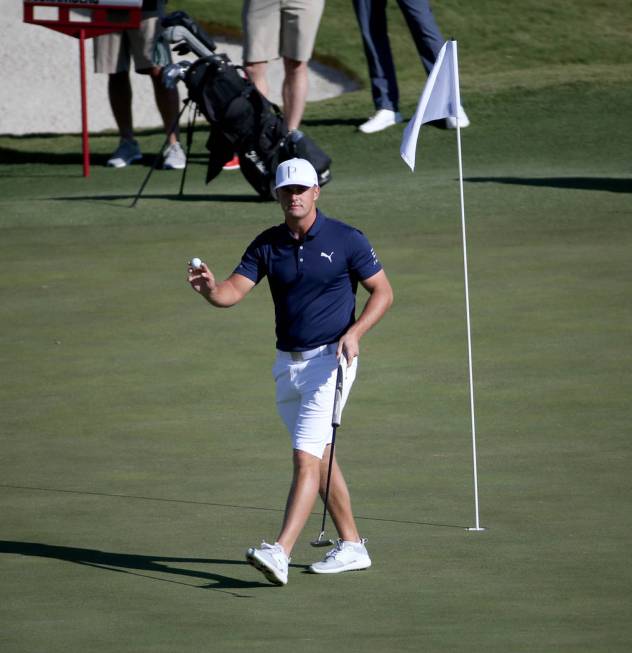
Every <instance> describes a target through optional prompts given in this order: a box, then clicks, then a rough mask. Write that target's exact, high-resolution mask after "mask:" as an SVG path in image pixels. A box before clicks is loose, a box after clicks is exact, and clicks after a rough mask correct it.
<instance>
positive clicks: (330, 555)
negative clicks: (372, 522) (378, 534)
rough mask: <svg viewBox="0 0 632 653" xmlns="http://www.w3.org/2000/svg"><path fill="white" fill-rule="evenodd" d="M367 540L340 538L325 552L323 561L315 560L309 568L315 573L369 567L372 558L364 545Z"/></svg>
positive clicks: (339, 571)
mask: <svg viewBox="0 0 632 653" xmlns="http://www.w3.org/2000/svg"><path fill="white" fill-rule="evenodd" d="M365 542H366V540H365V539H363V540H361V541H360V542H344V541H343V540H338V542H336V546H335V547H334V548H333V549H331V551H328V552H327V553H326V554H325V557H324V558H323V559H322V560H321V562H315V563H314V564H313V565H311V566H310V568H309V570H310V571H311V572H312V573H314V574H339V573H341V572H343V571H356V570H358V569H368V568H369V567H370V566H371V558H369V554H368V552H367V550H366V547H365V546H364V544H365Z"/></svg>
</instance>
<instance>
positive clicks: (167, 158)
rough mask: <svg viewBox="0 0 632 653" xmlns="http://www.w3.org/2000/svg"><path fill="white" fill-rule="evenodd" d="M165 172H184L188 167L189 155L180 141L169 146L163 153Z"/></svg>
mask: <svg viewBox="0 0 632 653" xmlns="http://www.w3.org/2000/svg"><path fill="white" fill-rule="evenodd" d="M162 156H163V157H164V160H163V163H162V167H163V169H164V170H182V169H183V168H185V167H186V165H187V155H186V154H185V153H184V150H183V149H182V145H180V143H179V142H178V141H176V142H175V143H173V144H172V145H169V147H167V148H166V149H165V151H164V152H163V153H162Z"/></svg>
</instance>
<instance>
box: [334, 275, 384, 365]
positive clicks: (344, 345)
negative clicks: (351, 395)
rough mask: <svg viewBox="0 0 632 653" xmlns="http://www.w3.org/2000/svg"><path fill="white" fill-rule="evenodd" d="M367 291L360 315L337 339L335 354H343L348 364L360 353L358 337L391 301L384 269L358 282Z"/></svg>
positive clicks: (382, 313) (378, 317)
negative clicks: (366, 297) (367, 296)
mask: <svg viewBox="0 0 632 653" xmlns="http://www.w3.org/2000/svg"><path fill="white" fill-rule="evenodd" d="M360 283H361V284H362V286H363V287H364V288H365V289H366V290H367V292H368V293H369V299H368V300H367V303H366V304H365V305H364V309H363V310H362V313H361V314H360V317H359V318H358V319H357V320H356V322H355V323H354V324H352V325H351V326H350V327H349V330H348V331H347V332H346V333H345V334H344V335H343V336H342V338H340V340H339V341H338V348H337V350H336V355H337V356H338V357H340V354H344V355H345V357H346V359H347V361H348V365H351V363H352V361H353V359H354V358H355V357H356V356H357V355H358V354H359V353H360V338H362V336H363V335H364V334H365V333H366V332H367V331H368V330H369V329H371V328H372V327H374V326H375V325H376V324H377V323H378V322H379V321H380V320H381V319H382V317H383V315H384V313H386V311H388V309H389V308H390V306H391V304H392V303H393V289H392V288H391V284H390V283H389V281H388V278H387V276H386V273H385V272H384V270H380V271H379V272H378V273H376V274H374V275H373V276H372V277H369V278H368V279H364V280H363V281H361V282H360Z"/></svg>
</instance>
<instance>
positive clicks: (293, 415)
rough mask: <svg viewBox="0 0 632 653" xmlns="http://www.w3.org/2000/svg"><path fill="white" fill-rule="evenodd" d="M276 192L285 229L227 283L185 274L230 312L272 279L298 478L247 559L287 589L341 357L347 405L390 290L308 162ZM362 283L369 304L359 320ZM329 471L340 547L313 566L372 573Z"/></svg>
mask: <svg viewBox="0 0 632 653" xmlns="http://www.w3.org/2000/svg"><path fill="white" fill-rule="evenodd" d="M276 190H277V195H278V199H279V203H280V204H281V208H282V210H283V213H284V216H285V221H284V222H283V223H282V224H280V225H278V226H276V227H272V228H271V229H268V230H266V231H264V232H263V233H261V234H260V235H259V236H258V237H257V238H255V240H254V241H253V242H252V243H251V244H250V246H249V247H248V249H247V250H246V252H245V253H244V255H243V257H242V259H241V262H240V263H239V265H238V266H237V268H236V269H235V271H234V272H233V273H232V274H231V276H230V277H228V279H226V280H225V281H221V282H218V281H216V279H215V276H214V275H213V273H212V272H211V271H210V270H209V268H208V267H207V266H206V265H205V264H204V263H202V264H201V267H200V268H196V269H193V268H192V267H191V266H189V283H190V284H191V286H192V288H193V289H194V290H195V291H196V292H198V293H199V294H200V295H202V296H203V297H204V298H205V299H206V300H207V301H208V302H209V303H211V304H212V305H213V306H218V307H228V306H233V305H234V304H237V303H238V302H240V301H241V300H242V299H243V298H244V297H245V296H246V295H247V294H248V293H249V292H250V291H251V290H252V288H253V287H254V286H255V285H256V284H257V283H259V281H261V280H262V279H263V277H265V276H267V277H268V283H269V284H270V290H271V293H272V299H273V301H274V308H275V316H276V338H277V343H276V346H277V352H276V360H275V363H274V367H273V376H274V379H275V382H276V402H277V408H278V411H279V414H280V415H281V418H282V419H283V421H284V422H285V425H286V426H287V428H288V430H289V432H290V436H291V440H292V449H293V464H294V475H293V479H292V485H291V487H290V491H289V495H288V499H287V504H286V508H285V516H284V519H283V524H282V526H281V531H280V533H279V535H278V537H277V539H276V541H275V543H274V544H268V543H267V542H262V544H261V547H260V548H250V549H248V551H247V553H246V559H247V560H248V562H249V563H250V564H252V565H253V566H254V567H256V568H257V569H258V570H259V571H261V572H262V573H263V574H264V575H265V577H266V578H267V579H268V580H269V581H270V582H272V583H274V584H275V585H285V584H286V583H287V577H288V564H289V561H290V555H291V553H292V548H293V547H294V544H295V543H296V540H297V539H298V536H299V535H300V533H301V531H302V530H303V527H304V526H305V524H306V522H307V519H308V518H309V516H310V514H311V512H312V510H313V508H314V503H315V501H316V498H317V496H318V494H319V492H320V494H321V496H324V492H325V485H326V478H327V468H328V463H329V453H330V451H331V440H332V431H333V429H332V426H331V416H332V407H333V403H334V392H335V384H336V373H337V368H338V361H339V360H342V359H341V357H343V356H344V360H345V361H346V364H345V365H344V369H345V378H344V383H343V393H342V395H343V396H342V402H343V404H342V405H343V406H344V403H345V401H346V399H347V397H348V396H349V391H350V389H351V386H352V384H353V381H354V379H355V375H356V369H357V364H358V354H359V351H360V339H361V338H362V336H363V335H364V334H365V333H366V332H367V331H368V330H369V329H370V328H371V327H372V326H374V325H375V324H377V322H378V321H379V320H380V319H381V318H382V316H383V315H384V313H386V311H387V310H388V308H389V307H390V305H391V303H392V301H393V292H392V290H391V286H390V284H389V282H388V279H387V277H386V274H385V273H384V270H383V269H382V266H381V264H380V262H379V261H378V258H377V256H376V254H375V252H374V250H373V248H372V247H371V245H370V244H369V241H368V240H367V239H366V237H365V236H364V235H363V234H362V232H361V231H359V230H357V229H354V228H353V227H350V226H348V225H346V224H343V223H342V222H339V221H337V220H333V219H331V218H328V217H327V216H325V215H324V214H323V213H322V212H321V211H320V210H319V209H317V208H316V201H317V200H318V197H319V195H320V188H319V186H318V177H317V175H316V171H315V170H314V168H313V166H312V165H311V163H309V161H306V160H305V159H290V160H289V161H284V162H283V163H281V164H280V165H279V167H278V168H277V172H276ZM358 283H360V284H361V285H362V286H363V287H364V288H365V289H366V290H367V291H368V294H369V297H368V301H367V302H366V305H365V306H364V309H363V310H362V312H361V314H360V316H359V317H358V318H357V319H356V317H355V296H356V290H357V286H358ZM332 464H333V467H332V474H331V480H330V490H329V501H328V503H329V506H328V508H329V514H330V515H331V518H332V520H333V522H334V524H335V526H336V530H337V531H338V535H339V538H340V539H339V540H338V542H337V544H336V545H335V547H334V548H333V549H332V550H331V551H329V552H328V553H327V554H326V555H325V558H324V559H323V560H322V561H321V562H316V563H314V564H313V565H311V567H310V570H311V571H312V572H313V573H317V574H335V573H339V572H343V571H351V570H356V569H366V568H367V567H370V566H371V559H370V558H369V554H368V553H367V550H366V547H365V542H366V540H364V539H362V538H361V537H360V534H359V533H358V529H357V526H356V523H355V519H354V517H353V513H352V510H351V499H350V496H349V491H348V489H347V485H346V483H345V480H344V477H343V475H342V472H341V470H340V467H339V466H338V464H337V462H336V457H335V454H334V459H333V462H332Z"/></svg>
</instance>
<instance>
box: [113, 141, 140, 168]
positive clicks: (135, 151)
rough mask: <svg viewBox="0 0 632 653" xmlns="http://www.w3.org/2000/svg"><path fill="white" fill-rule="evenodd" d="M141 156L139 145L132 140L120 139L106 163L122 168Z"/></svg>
mask: <svg viewBox="0 0 632 653" xmlns="http://www.w3.org/2000/svg"><path fill="white" fill-rule="evenodd" d="M142 158H143V155H142V154H141V151H140V146H139V145H138V143H137V142H136V141H134V140H132V141H126V140H121V142H120V143H119V146H118V147H117V148H116V149H115V150H114V152H113V153H112V156H111V157H110V158H109V159H108V161H107V165H108V166H110V167H111V168H124V167H125V166H128V165H129V164H130V163H132V162H134V161H139V160H140V159H142Z"/></svg>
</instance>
